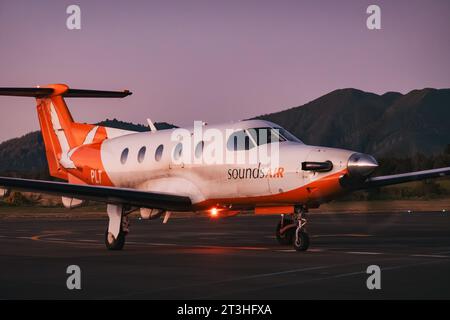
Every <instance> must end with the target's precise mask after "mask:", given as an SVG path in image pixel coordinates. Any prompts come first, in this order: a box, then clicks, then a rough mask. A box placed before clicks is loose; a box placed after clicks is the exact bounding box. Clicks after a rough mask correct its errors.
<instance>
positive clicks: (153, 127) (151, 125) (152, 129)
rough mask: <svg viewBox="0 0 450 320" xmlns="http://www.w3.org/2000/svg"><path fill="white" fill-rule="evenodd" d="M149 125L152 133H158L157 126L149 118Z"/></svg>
mask: <svg viewBox="0 0 450 320" xmlns="http://www.w3.org/2000/svg"><path fill="white" fill-rule="evenodd" d="M147 123H148V126H149V128H150V131H152V132H153V131H158V129H156V127H155V124H154V123H153V121H152V119H150V118H147Z"/></svg>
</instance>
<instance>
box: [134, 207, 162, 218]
mask: <svg viewBox="0 0 450 320" xmlns="http://www.w3.org/2000/svg"><path fill="white" fill-rule="evenodd" d="M140 213H141V218H142V219H145V220H153V219H158V218H159V217H161V216H162V215H163V214H164V213H165V211H164V210H162V209H149V208H141V209H140Z"/></svg>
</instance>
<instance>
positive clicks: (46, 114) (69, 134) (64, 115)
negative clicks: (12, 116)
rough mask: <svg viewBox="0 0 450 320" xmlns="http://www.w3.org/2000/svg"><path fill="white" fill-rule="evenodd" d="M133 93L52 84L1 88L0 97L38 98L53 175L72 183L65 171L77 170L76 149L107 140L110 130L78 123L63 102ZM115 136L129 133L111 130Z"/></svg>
mask: <svg viewBox="0 0 450 320" xmlns="http://www.w3.org/2000/svg"><path fill="white" fill-rule="evenodd" d="M130 94H131V92H129V91H123V92H115V91H96V90H79V89H69V87H68V86H66V85H64V84H52V85H48V86H45V87H39V88H0V95H8V96H27V97H35V98H36V101H37V113H38V117H39V123H40V126H41V131H42V137H43V140H44V144H45V153H46V156H47V161H48V167H49V171H50V175H51V176H53V177H56V178H60V179H64V180H69V175H68V173H67V171H66V169H75V165H74V164H73V162H72V160H71V159H70V155H71V151H72V150H74V148H76V147H78V146H81V145H83V144H88V143H96V142H100V141H102V140H104V139H107V137H108V132H107V128H105V127H101V126H95V125H91V124H83V123H76V122H74V121H73V118H72V115H71V114H70V111H69V109H68V108H67V105H66V103H65V101H64V97H105V98H122V97H126V96H128V95H130ZM108 130H109V131H110V133H113V134H114V135H115V136H117V135H122V134H127V133H129V132H128V131H124V130H114V129H108Z"/></svg>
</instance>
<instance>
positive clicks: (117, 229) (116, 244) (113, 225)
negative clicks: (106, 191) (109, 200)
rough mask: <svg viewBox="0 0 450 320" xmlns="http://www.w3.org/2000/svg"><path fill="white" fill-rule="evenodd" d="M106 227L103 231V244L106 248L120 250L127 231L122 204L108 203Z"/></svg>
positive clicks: (125, 214) (125, 216)
mask: <svg viewBox="0 0 450 320" xmlns="http://www.w3.org/2000/svg"><path fill="white" fill-rule="evenodd" d="M107 212H108V217H109V224H108V228H107V229H106V232H105V245H106V248H107V249H108V250H122V249H123V247H124V245H125V237H126V235H127V234H128V231H129V225H130V223H129V220H128V217H127V212H126V210H125V208H124V207H123V206H122V205H114V204H108V206H107Z"/></svg>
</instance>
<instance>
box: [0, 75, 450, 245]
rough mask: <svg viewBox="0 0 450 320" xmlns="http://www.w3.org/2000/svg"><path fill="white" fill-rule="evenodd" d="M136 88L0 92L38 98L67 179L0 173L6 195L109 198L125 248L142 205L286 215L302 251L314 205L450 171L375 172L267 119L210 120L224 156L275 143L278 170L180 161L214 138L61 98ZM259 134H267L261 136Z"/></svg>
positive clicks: (115, 241)
mask: <svg viewBox="0 0 450 320" xmlns="http://www.w3.org/2000/svg"><path fill="white" fill-rule="evenodd" d="M130 94H131V92H129V91H121V92H117V91H95V90H79V89H69V88H68V87H67V86H66V85H63V84H54V85H48V86H45V87H37V88H0V95H5V96H24V97H34V98H36V101H37V113H38V117H39V122H40V126H41V130H42V136H43V140H44V143H45V151H46V156H47V160H48V166H49V171H50V174H51V176H53V177H55V178H58V179H61V180H64V181H67V183H66V182H56V181H40V180H29V179H17V178H9V177H0V187H1V189H0V195H1V196H5V195H6V194H7V193H8V192H9V190H11V189H16V190H22V191H30V192H42V193H49V194H55V195H59V196H61V197H62V203H63V204H64V206H65V207H67V208H74V207H77V206H80V205H82V204H83V202H85V201H87V200H94V201H100V202H104V203H106V204H107V214H108V217H109V224H108V227H107V230H106V232H105V244H106V247H107V248H108V249H110V250H120V249H122V248H123V246H124V244H125V237H126V235H127V233H128V231H129V228H128V226H129V224H128V218H127V216H128V214H129V213H130V212H132V211H134V210H140V213H141V216H142V218H146V219H155V218H159V217H160V216H162V215H164V222H166V221H167V219H168V218H169V216H170V214H171V213H172V212H183V211H185V212H201V211H205V212H209V214H210V215H211V216H215V217H225V216H232V215H235V214H237V213H239V212H241V211H244V210H245V211H248V210H251V211H253V212H254V213H255V214H257V215H258V214H276V215H281V219H280V221H279V222H278V225H277V228H276V237H277V239H278V241H279V242H280V243H281V244H293V246H294V248H295V249H296V250H297V251H303V250H306V249H307V248H308V246H309V237H308V234H307V232H306V229H305V225H306V219H305V213H306V212H307V210H308V208H317V207H318V206H319V205H320V204H321V203H324V202H327V201H330V200H332V199H335V198H336V197H339V196H341V195H343V194H345V193H348V192H352V191H355V190H361V189H367V188H373V187H382V186H386V185H392V184H398V183H404V182H409V181H415V180H422V179H430V178H436V177H441V176H446V175H450V167H446V168H440V169H433V170H425V171H418V172H410V173H404V174H396V175H389V176H378V177H374V176H372V173H373V172H374V170H375V169H376V168H377V166H378V163H377V161H376V160H375V159H374V158H373V157H372V156H370V155H368V154H363V153H358V152H355V151H348V150H343V149H336V148H325V147H316V146H309V145H305V144H304V143H302V142H301V141H300V140H299V139H297V138H296V137H294V136H293V135H292V134H290V133H289V132H288V131H287V130H285V129H283V128H282V127H280V126H278V125H276V124H274V123H271V122H267V121H261V120H248V121H240V122H237V123H234V124H224V125H219V126H209V125H206V124H205V125H204V126H205V127H208V129H214V130H215V132H218V133H221V134H222V135H223V137H224V140H225V143H223V149H222V150H216V152H218V153H222V154H225V155H226V156H231V157H234V156H235V155H241V156H242V155H244V156H246V155H247V154H248V153H250V152H251V151H252V150H258V149H259V148H264V147H267V146H268V145H274V144H276V145H277V150H278V160H277V161H278V162H277V167H276V168H273V166H270V167H264V166H262V165H261V163H246V162H245V161H244V162H243V163H242V162H241V163H235V164H233V163H222V164H221V163H205V162H202V161H200V162H199V161H194V162H189V161H187V162H180V161H176V160H177V159H179V158H180V156H181V155H182V154H183V153H192V155H193V157H202V153H203V152H204V150H203V147H205V150H206V144H208V142H207V141H199V142H198V143H197V144H196V145H193V146H192V150H194V151H193V152H191V150H183V144H182V143H180V142H179V141H177V140H174V139H173V138H172V137H171V136H172V133H173V131H174V130H177V129H170V130H160V131H158V130H156V128H155V127H154V125H153V123H152V122H151V121H149V126H150V129H151V130H150V131H149V132H133V131H126V130H119V129H113V128H108V127H103V126H98V125H91V124H84V123H78V122H74V120H73V118H72V116H71V114H70V112H69V110H68V108H67V106H66V103H65V101H64V98H79V97H83V98H123V97H126V96H128V95H130ZM3 116H5V113H3ZM5 121H6V120H5ZM230 129H232V130H230ZM186 130H191V129H186ZM262 131H264V132H266V136H267V138H266V139H260V138H259V135H258V134H255V133H260V132H262ZM188 132H190V131H188ZM239 141H241V142H239Z"/></svg>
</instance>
